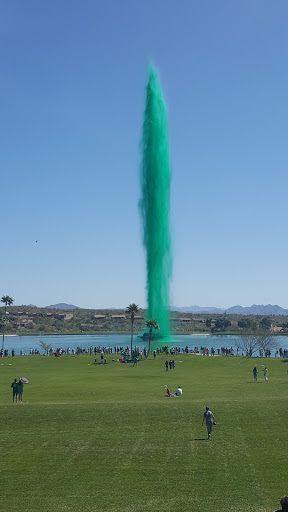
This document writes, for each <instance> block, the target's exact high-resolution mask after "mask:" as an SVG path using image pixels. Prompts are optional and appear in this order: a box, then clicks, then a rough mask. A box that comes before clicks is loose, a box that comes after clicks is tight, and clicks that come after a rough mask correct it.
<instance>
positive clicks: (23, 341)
mask: <svg viewBox="0 0 288 512" xmlns="http://www.w3.org/2000/svg"><path fill="white" fill-rule="evenodd" d="M239 338H240V336H215V335H211V334H205V335H197V334H190V335H189V334H188V335H182V336H181V335H173V336H171V342H170V343H169V346H171V347H173V346H174V347H176V346H177V347H180V348H181V349H182V348H184V347H186V346H188V348H189V350H192V349H194V347H199V348H200V347H201V346H203V347H207V348H209V349H211V347H214V348H215V349H216V352H217V348H221V347H227V348H231V347H232V348H234V350H236V349H237V346H238V343H239ZM275 338H276V339H277V341H278V346H279V347H281V348H283V349H288V336H275ZM41 340H42V341H45V343H48V344H51V347H52V348H53V349H56V348H63V349H66V348H68V347H70V349H72V348H74V349H76V348H77V347H81V348H84V349H88V348H89V347H90V346H92V347H95V346H97V347H98V346H100V347H112V348H113V350H114V347H126V346H129V347H130V335H129V334H108V335H101V334H99V335H79V336H76V335H75V336H72V335H67V336H64V335H63V336H61V335H59V336H58V335H57V336H5V349H8V350H9V354H11V350H12V349H14V350H15V353H16V354H20V350H22V353H26V354H29V352H30V349H38V350H40V352H41V353H43V349H42V348H41V347H40V341H41ZM166 344H167V342H164V343H162V344H161V343H158V346H159V347H160V346H161V345H166ZM133 345H136V346H137V347H139V348H140V350H143V348H144V346H146V347H147V346H148V343H147V342H146V343H144V342H143V341H142V340H141V338H138V337H137V335H135V336H134V338H133ZM273 354H274V352H273Z"/></svg>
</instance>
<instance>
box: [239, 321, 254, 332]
mask: <svg viewBox="0 0 288 512" xmlns="http://www.w3.org/2000/svg"><path fill="white" fill-rule="evenodd" d="M238 327H240V328H241V329H246V330H247V331H255V330H256V329H257V324H256V322H255V321H254V320H251V318H241V319H240V320H239V321H238Z"/></svg>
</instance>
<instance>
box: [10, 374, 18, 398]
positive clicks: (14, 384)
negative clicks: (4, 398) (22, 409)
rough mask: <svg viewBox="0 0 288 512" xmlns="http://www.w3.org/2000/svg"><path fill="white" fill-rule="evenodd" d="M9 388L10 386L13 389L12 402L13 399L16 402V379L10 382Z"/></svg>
mask: <svg viewBox="0 0 288 512" xmlns="http://www.w3.org/2000/svg"><path fill="white" fill-rule="evenodd" d="M11 388H12V391H13V402H14V400H15V399H16V402H17V397H18V383H17V379H15V380H14V382H12V384H11Z"/></svg>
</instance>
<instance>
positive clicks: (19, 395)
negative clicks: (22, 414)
mask: <svg viewBox="0 0 288 512" xmlns="http://www.w3.org/2000/svg"><path fill="white" fill-rule="evenodd" d="M17 388H18V400H19V402H22V400H23V382H22V380H21V378H20V379H19V382H18V384H17Z"/></svg>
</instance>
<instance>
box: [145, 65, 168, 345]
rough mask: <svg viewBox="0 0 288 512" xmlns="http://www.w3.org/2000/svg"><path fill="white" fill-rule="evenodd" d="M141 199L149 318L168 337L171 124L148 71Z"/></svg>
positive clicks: (157, 85) (153, 75)
mask: <svg viewBox="0 0 288 512" xmlns="http://www.w3.org/2000/svg"><path fill="white" fill-rule="evenodd" d="M142 154H143V157H142V163H141V192H142V196H141V200H140V203H139V206H140V212H141V216H142V220H143V229H144V236H143V242H144V247H145V249H146V267H147V304H148V312H147V318H148V319H150V318H152V319H154V320H157V322H158V324H159V326H160V331H155V332H154V333H153V335H154V336H157V334H158V333H159V336H161V337H162V336H169V333H170V329H169V316H170V315H169V289H170V279H171V272H172V257H171V237H170V226H169V224H170V220H169V219H170V184H171V173H170V165H169V147H168V122H167V113H166V105H165V102H164V99H163V95H162V91H161V87H160V83H159V79H158V76H157V74H156V72H155V70H154V69H153V68H150V71H149V81H148V85H147V89H146V106H145V113H144V122H143V135H142Z"/></svg>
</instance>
